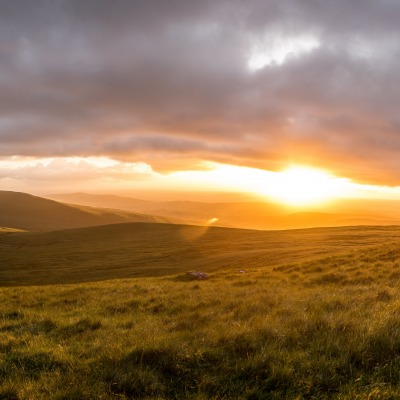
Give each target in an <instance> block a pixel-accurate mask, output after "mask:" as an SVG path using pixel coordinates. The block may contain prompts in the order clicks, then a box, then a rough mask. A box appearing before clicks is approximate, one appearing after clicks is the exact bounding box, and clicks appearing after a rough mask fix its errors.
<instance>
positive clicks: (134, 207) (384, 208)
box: [48, 193, 400, 230]
mask: <svg viewBox="0 0 400 400" xmlns="http://www.w3.org/2000/svg"><path fill="white" fill-rule="evenodd" d="M48 197H49V198H52V199H55V200H57V201H63V202H68V203H74V204H81V205H86V206H94V207H108V208H116V209H122V210H126V211H135V212H139V213H148V214H152V215H160V216H163V217H165V218H174V219H181V220H190V221H194V223H196V224H198V225H203V224H206V223H207V221H209V220H211V219H218V220H217V222H216V224H217V225H218V226H225V227H235V228H245V229H266V230H270V229H293V228H312V227H318V226H319V227H321V226H328V227H329V226H344V225H397V224H400V212H399V207H398V202H395V201H389V200H386V201H384V200H367V199H342V200H337V201H335V202H332V203H331V204H329V206H328V207H327V206H326V205H325V206H324V205H322V206H313V207H310V208H308V209H305V210H302V209H298V210H296V209H293V208H290V207H287V206H283V205H280V204H276V203H271V202H268V201H247V202H224V203H221V202H218V203H209V202H199V201H147V200H140V199H137V198H130V197H121V196H113V195H95V194H87V193H69V194H58V195H51V196H48ZM193 198H195V196H193Z"/></svg>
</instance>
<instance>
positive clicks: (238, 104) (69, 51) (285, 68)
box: [0, 0, 400, 183]
mask: <svg viewBox="0 0 400 400" xmlns="http://www.w3.org/2000/svg"><path fill="white" fill-rule="evenodd" d="M399 20H400V3H399V2H398V1H389V0H382V1H377V0H353V1H348V0H346V1H345V0H337V1H320V0H307V1H306V0H303V1H301V0H296V1H295V0H292V1H285V2H283V1H273V0H270V1H266V0H263V1H261V0H249V1H239V0H237V1H234V0H230V1H217V0H214V1H194V0H193V1H188V0H179V1H177V0H170V1H168V0H153V1H145V0H143V1H139V0H137V1H132V0H131V1H128V0H114V1H110V0H104V1H102V0H95V1H94V0H93V1H91V0H85V1H72V0H70V1H67V0H65V1H61V0H58V1H57V0H47V1H46V0H38V1H28V0H26V1H22V0H15V1H0V156H7V155H16V154H18V155H38V156H61V155H66V156H68V155H81V156H88V155H99V154H107V155H110V156H114V157H118V158H121V159H129V157H131V159H132V161H145V162H149V163H150V164H152V165H154V167H155V168H157V167H158V166H159V167H161V166H162V167H163V168H165V167H166V165H167V164H168V162H167V161H168V159H169V158H170V159H171V163H172V162H173V161H172V160H174V162H175V161H176V159H177V158H179V157H180V156H182V157H187V156H188V154H190V155H192V156H193V157H197V158H199V159H212V160H220V161H221V160H224V161H225V162H233V163H240V164H247V165H249V164H251V165H254V166H258V167H265V168H275V167H279V165H283V164H284V163H286V162H287V161H304V162H307V163H311V164H312V163H315V164H318V163H321V161H322V162H323V163H325V164H326V165H327V166H328V167H331V168H334V170H335V171H337V172H339V173H342V174H345V175H350V176H351V174H353V173H355V174H356V175H357V177H358V178H359V179H364V180H370V181H373V180H379V179H383V178H385V179H387V181H390V182H397V183H398V182H400V173H397V171H399V170H400V168H399V167H400V161H397V160H398V157H397V153H398V151H399V150H400V121H399V118H398V116H397V114H398V111H397V104H399V101H400V85H399V83H400V82H399V73H398V71H399V70H400V69H399V68H400V43H399V38H400V27H399V24H398V21H399ZM304 35H306V36H312V37H313V38H315V39H316V40H318V47H316V48H315V49H314V50H312V51H309V52H304V53H303V54H300V53H299V54H298V55H292V56H290V55H289V56H288V58H287V62H285V63H283V64H282V65H277V64H276V63H275V64H274V63H273V64H272V65H269V66H268V65H267V66H265V67H264V68H261V69H259V70H257V71H253V72H251V71H250V70H249V69H248V60H249V57H250V56H251V51H252V49H253V47H254V46H255V45H258V47H259V48H260V49H261V50H260V51H262V52H264V53H265V54H268V53H270V52H271V43H272V44H273V43H275V42H276V41H279V40H282V37H284V38H286V39H287V38H296V37H303V36H304ZM160 159H162V160H163V162H162V163H161V162H159V160H160ZM157 164H158V165H157ZM171 165H172V164H171Z"/></svg>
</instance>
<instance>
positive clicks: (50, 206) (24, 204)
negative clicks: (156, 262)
mask: <svg viewBox="0 0 400 400" xmlns="http://www.w3.org/2000/svg"><path fill="white" fill-rule="evenodd" d="M126 222H163V223H174V221H173V220H172V219H170V218H165V217H156V216H153V215H145V214H139V213H132V212H126V211H121V210H111V209H96V208H91V207H82V206H73V205H68V204H63V203H58V202H56V201H53V200H48V199H44V198H41V197H37V196H32V195H30V194H27V193H20V192H8V191H0V227H8V228H14V229H22V230H28V231H50V230H59V229H68V228H79V227H84V226H95V225H105V224H115V223H126Z"/></svg>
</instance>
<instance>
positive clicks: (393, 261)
mask: <svg viewBox="0 0 400 400" xmlns="http://www.w3.org/2000/svg"><path fill="white" fill-rule="evenodd" d="M111 228H112V227H111ZM155 228H157V229H158V228H160V229H165V228H163V227H162V226H156V227H155ZM91 229H94V228H91ZM97 229H100V230H99V231H97ZM101 229H103V228H96V232H101ZM114 229H116V228H114ZM125 229H127V227H125ZM131 229H132V227H131ZM149 229H150V228H149ZM157 229H156V230H157ZM173 229H178V227H176V226H175V227H174V228H173ZM215 229H216V230H214V231H213V230H209V231H208V235H211V238H210V236H209V237H208V239H207V234H204V235H203V236H202V237H203V241H204V242H203V244H202V246H203V251H204V253H203V257H204V258H203V259H202V260H203V264H202V265H203V266H207V262H206V261H207V260H211V261H212V260H213V259H212V257H207V254H211V249H209V250H207V248H206V246H205V244H206V243H208V244H209V246H211V243H212V240H211V239H212V238H213V235H215V236H219V237H221V236H222V235H223V233H224V232H226V234H227V235H228V236H227V237H225V239H224V240H225V242H224V243H225V247H218V246H219V245H220V244H221V243H222V242H221V243H218V242H217V243H216V242H215V241H214V248H213V254H214V255H215V254H219V256H220V258H219V259H217V261H215V264H212V263H211V266H210V268H209V271H208V272H209V279H208V280H195V279H193V278H191V277H189V276H188V275H187V274H186V273H185V270H184V269H183V268H184V267H182V266H181V267H176V268H178V269H174V268H173V266H170V268H169V269H168V268H166V269H164V270H162V273H159V274H157V273H156V271H157V267H159V265H157V264H156V265H155V266H154V269H153V270H150V271H149V272H148V273H147V275H146V274H144V272H143V271H142V272H141V273H140V274H139V275H138V276H136V277H135V276H133V277H130V278H126V277H125V278H120V279H111V280H104V281H100V282H83V283H57V284H51V285H40V286H34V285H32V283H30V282H29V280H30V279H32V276H33V275H32V274H31V273H28V272H27V273H26V275H24V274H22V272H21V273H20V276H21V279H22V283H24V284H25V286H18V285H16V284H15V282H14V281H13V280H12V279H10V280H9V281H8V283H7V286H6V285H3V287H2V288H1V289H0V382H1V386H0V387H1V389H0V398H2V399H65V400H66V399H202V400H203V399H204V400H205V399H396V398H400V294H399V290H398V287H399V284H400V246H399V244H398V234H399V231H400V230H399V228H397V227H384V228H379V227H370V228H361V227H359V228H342V230H341V229H340V228H335V229H333V228H330V229H326V230H324V229H316V230H300V231H287V232H281V233H280V234H281V235H283V236H278V237H277V238H275V240H278V243H279V245H277V244H276V243H277V242H276V241H275V242H274V241H273V237H274V236H273V235H272V236H271V238H270V242H268V240H267V239H266V238H267V237H268V236H267V232H261V234H264V235H266V236H264V239H263V240H264V241H262V240H261V239H260V241H259V244H258V246H259V247H260V248H263V247H265V248H266V249H267V250H268V249H269V252H268V251H266V252H264V253H258V254H257V258H256V259H257V260H258V263H251V260H252V259H251V258H246V257H244V258H242V259H241V261H240V262H237V263H236V264H234V263H233V260H234V259H235V257H234V256H232V254H231V257H232V258H229V257H228V258H227V259H225V260H228V261H229V260H231V261H232V264H229V263H225V264H224V263H221V259H223V257H222V256H223V253H224V249H225V251H226V252H227V253H230V252H234V251H233V250H232V249H231V248H230V250H229V251H228V250H226V248H227V247H226V245H227V241H228V239H229V240H230V241H231V242H232V240H233V238H234V237H235V235H236V240H237V242H236V245H237V244H238V243H240V240H239V239H238V237H237V236H238V235H239V234H240V232H239V231H238V230H223V231H220V229H221V228H215ZM66 232H67V231H66ZM69 232H70V233H71V231H69ZM74 232H75V233H76V232H81V231H80V230H78V231H74ZM159 232H160V231H159ZM64 233H65V232H64ZM125 233H126V231H125ZM192 233H193V232H192ZM244 233H245V234H247V237H248V239H249V243H253V244H254V243H255V242H254V241H252V240H251V239H252V236H251V235H253V234H254V235H256V234H258V232H252V231H248V232H246V231H245V232H244ZM50 234H51V233H48V234H47V235H50ZM52 234H53V235H60V233H52ZM285 234H286V235H287V236H284V235H285ZM25 235H26V236H25ZM35 235H36V234H35ZM35 235H34V236H32V234H25V233H22V234H20V233H18V234H4V235H2V237H3V238H4V239H3V241H2V243H3V245H4V244H5V240H6V239H7V243H6V244H8V245H12V243H17V242H18V241H21V240H23V238H25V239H24V240H28V239H29V240H31V239H30V238H31V237H33V238H41V239H40V240H43V237H44V236H42V235H43V234H38V236H35ZM98 235H100V233H98ZM160 235H161V237H163V238H164V239H163V240H164V241H166V240H167V239H166V238H165V232H164V234H161V233H160ZM229 235H231V236H229ZM302 235H304V237H303V239H301V237H302ZM385 235H386V238H385ZM86 236H87V231H86ZM98 237H99V236H98ZM98 237H97V238H98ZM109 237H113V238H115V240H116V241H118V236H115V235H114V236H112V235H111V236H109ZM170 237H171V236H170ZM255 237H256V236H254V237H253V239H255ZM45 238H46V237H45ZM47 238H48V237H47ZM282 238H285V240H286V241H285V240H283V239H282ZM296 238H297V241H296V240H295V239H296ZM318 238H319V240H317V239H318ZM377 238H381V240H378V239H377ZM142 239H143V240H144V239H145V235H143V236H142ZM206 239H207V240H206ZM32 240H33V239H32ZM35 240H39V239H35ZM171 240H172V239H171ZM221 240H222V239H221ZM13 241H15V242H13ZM199 242H201V239H200V236H199V237H198V238H197V239H196V240H194V239H192V242H191V243H192V246H193V245H194V243H197V246H200V244H199ZM29 243H31V244H32V243H33V242H29ZM34 243H36V245H37V244H38V242H34ZM44 243H46V242H44ZM161 243H163V242H161ZM263 243H264V244H263ZM273 243H275V251H277V252H278V251H279V254H280V257H279V258H277V257H275V258H273V257H272V255H273V254H275V253H273V247H274V245H273ZM285 243H286V245H285ZM244 245H245V242H243V246H244ZM153 246H155V244H154V242H153ZM28 247H29V246H28ZM86 247H87V248H90V241H88V242H86ZM122 247H124V246H122ZM232 247H235V242H233V243H232ZM5 248H10V247H5ZM22 248H23V247H22ZM44 249H45V247H43V248H41V249H40V250H41V251H42V255H43V257H44V258H43V259H44V260H47V262H50V260H51V257H49V258H46V257H48V255H46V254H43V252H44ZM204 249H205V250H204ZM301 249H303V251H300V250H301ZM321 249H325V250H324V251H325V253H323V252H322V250H321ZM182 251H183V250H182ZM236 251H237V252H236V255H238V254H240V253H246V251H245V248H244V247H242V248H240V247H237V248H236ZM291 251H293V252H294V254H292V253H291ZM198 252H199V248H198ZM254 252H255V249H254V248H253V249H252V251H250V253H254ZM2 254H3V253H2ZM26 254H30V253H25V255H26ZM182 254H183V255H184V254H185V253H184V252H183V253H182ZM60 256H61V255H60ZM8 257H9V258H11V256H10V254H8ZM221 257H222V258H221ZM262 257H264V263H263V262H262V259H263V258H262ZM268 257H270V258H268ZM296 257H297V258H298V259H296ZM165 260H169V261H168V262H169V263H171V259H169V258H168V257H167V258H166V259H165ZM165 260H164V263H166V261H165ZM173 260H174V259H173ZM218 260H219V261H218ZM246 260H247V261H246ZM268 260H269V261H268ZM26 261H28V259H26ZM211 261H210V262H211ZM2 262H3V261H2ZM14 262H15V263H16V260H14ZM218 262H219V265H220V268H217V264H218ZM167 264H168V263H167ZM15 265H16V264H15ZM190 265H193V264H190V263H189V264H187V265H185V268H186V270H188V269H190V268H188V267H189V266H190ZM200 265H201V264H200V262H199V264H197V266H200ZM19 268H20V271H22V265H20V266H19ZM137 268H139V267H137ZM179 268H181V270H179ZM133 269H134V268H133ZM27 270H29V268H28V267H27ZM143 270H145V268H144V267H143ZM64 272H65V271H64ZM2 273H3V276H5V275H6V273H5V269H4V268H3V272H2ZM10 274H11V272H10ZM152 274H153V275H154V276H151V275H152ZM157 275H158V276H157ZM86 278H88V277H85V279H86ZM24 279H25V280H24Z"/></svg>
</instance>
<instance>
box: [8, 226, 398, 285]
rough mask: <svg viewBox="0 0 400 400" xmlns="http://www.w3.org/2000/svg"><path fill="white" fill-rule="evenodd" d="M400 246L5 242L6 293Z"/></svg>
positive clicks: (102, 231)
mask: <svg viewBox="0 0 400 400" xmlns="http://www.w3.org/2000/svg"><path fill="white" fill-rule="evenodd" d="M399 238H400V227H397V226H388V227H343V228H315V229H302V230H288V231H252V230H243V229H228V228H216V227H214V228H207V227H196V226H185V225H169V224H148V223H133V224H117V225H108V226H100V227H90V228H81V229H73V230H64V231H58V232H44V233H20V234H3V235H0V285H2V286H5V285H32V284H54V283H78V282H88V281H93V280H103V279H112V278H127V277H135V276H136V277H137V276H161V275H167V274H173V273H179V272H184V271H188V270H193V269H200V270H204V271H205V272H212V271H217V270H220V269H224V268H225V269H226V268H228V269H232V270H233V269H247V268H256V267H266V268H268V267H272V266H275V265H279V264H282V263H288V262H298V261H303V260H310V259H314V258H318V257H321V256H324V255H330V254H340V253H344V252H348V251H350V250H357V249H362V248H367V247H369V246H375V245H378V244H380V243H381V244H390V243H395V242H397V241H398V240H399Z"/></svg>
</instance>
